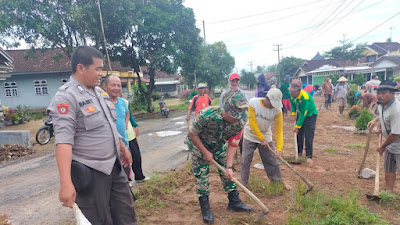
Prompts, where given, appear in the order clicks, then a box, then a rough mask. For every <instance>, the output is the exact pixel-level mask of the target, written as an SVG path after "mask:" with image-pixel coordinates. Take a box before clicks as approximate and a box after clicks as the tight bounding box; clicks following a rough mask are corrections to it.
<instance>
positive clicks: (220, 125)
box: [186, 93, 247, 196]
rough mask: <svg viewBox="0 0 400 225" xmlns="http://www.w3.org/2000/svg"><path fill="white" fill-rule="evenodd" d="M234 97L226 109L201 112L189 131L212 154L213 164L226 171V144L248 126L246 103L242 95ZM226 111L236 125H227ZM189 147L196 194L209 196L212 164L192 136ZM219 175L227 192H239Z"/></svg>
mask: <svg viewBox="0 0 400 225" xmlns="http://www.w3.org/2000/svg"><path fill="white" fill-rule="evenodd" d="M234 94H235V93H232V95H230V96H228V100H227V101H226V103H225V105H224V107H223V108H221V107H207V108H205V109H203V110H201V111H200V112H199V114H198V115H197V117H196V118H195V120H194V121H193V122H192V124H191V126H190V128H189V131H190V132H191V133H192V134H194V135H197V136H199V138H200V140H201V142H202V143H203V145H204V147H206V149H207V150H208V151H210V152H211V153H212V154H213V158H214V160H215V161H217V162H218V163H219V164H220V165H221V166H223V167H226V158H227V152H226V150H227V145H225V143H226V142H227V141H228V139H229V138H231V137H234V136H236V135H237V134H238V133H239V132H240V131H241V130H242V128H243V126H244V124H245V123H246V120H245V119H246V115H247V112H246V110H247V100H246V99H245V97H244V96H243V95H242V94H240V93H239V94H237V95H234ZM243 99H244V100H243ZM224 110H225V112H227V114H229V115H231V116H232V117H234V118H236V119H238V121H237V122H236V123H233V124H231V123H228V122H227V121H225V120H224V119H223V118H222V113H223V112H224ZM186 144H187V145H188V146H189V150H190V151H191V152H192V172H193V174H194V175H195V177H196V193H197V195H198V196H206V195H209V193H210V189H209V184H210V183H209V162H208V161H207V160H205V159H204V158H203V154H202V153H201V152H200V150H199V149H198V148H197V147H196V146H195V145H194V144H193V142H192V140H191V139H190V138H189V136H188V137H187V138H186ZM224 145H225V146H224ZM218 172H219V175H220V178H221V182H222V185H223V187H224V190H225V191H226V192H230V191H233V190H236V189H237V187H236V185H235V183H234V182H233V181H230V180H228V179H227V178H226V177H225V176H224V173H223V172H222V171H220V170H218Z"/></svg>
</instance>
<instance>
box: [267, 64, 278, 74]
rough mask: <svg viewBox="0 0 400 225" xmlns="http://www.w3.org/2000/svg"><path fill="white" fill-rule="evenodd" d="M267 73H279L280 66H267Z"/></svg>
mask: <svg viewBox="0 0 400 225" xmlns="http://www.w3.org/2000/svg"><path fill="white" fill-rule="evenodd" d="M267 72H278V64H272V65H269V66H267Z"/></svg>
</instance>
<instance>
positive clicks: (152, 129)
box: [0, 112, 187, 225]
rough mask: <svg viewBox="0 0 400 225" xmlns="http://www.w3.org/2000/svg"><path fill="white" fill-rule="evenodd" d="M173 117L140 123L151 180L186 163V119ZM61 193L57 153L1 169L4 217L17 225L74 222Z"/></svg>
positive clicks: (0, 196)
mask: <svg viewBox="0 0 400 225" xmlns="http://www.w3.org/2000/svg"><path fill="white" fill-rule="evenodd" d="M174 116H175V118H173V117H174ZM171 117H172V118H160V119H152V120H146V121H141V122H139V125H140V135H139V137H138V141H139V145H140V147H141V150H142V159H143V171H144V173H145V175H147V176H149V177H151V175H152V174H153V173H154V172H155V171H168V170H171V169H176V168H179V167H181V166H183V165H184V163H185V161H186V157H187V151H185V150H184V144H183V140H184V138H185V136H186V133H187V131H186V124H185V122H184V121H185V119H184V118H185V116H184V115H183V113H179V112H174V113H172V114H171ZM160 131H161V133H157V132H160ZM178 133H179V134H178ZM170 134H173V135H171V136H164V135H170ZM58 190H59V177H58V169H57V164H56V160H55V153H54V152H51V153H49V154H47V155H44V156H41V157H37V158H33V159H29V160H26V161H24V162H19V163H15V164H11V165H8V166H4V167H2V168H0V214H6V215H8V216H9V220H10V221H11V222H12V224H15V225H18V224H62V223H64V222H66V221H68V220H71V219H72V218H73V212H72V210H71V209H68V208H65V207H61V205H60V203H59V201H58Z"/></svg>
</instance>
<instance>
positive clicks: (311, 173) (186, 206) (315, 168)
mask: <svg viewBox="0 0 400 225" xmlns="http://www.w3.org/2000/svg"><path fill="white" fill-rule="evenodd" d="M314 99H315V102H316V105H317V108H322V107H320V106H321V105H322V103H323V99H322V97H321V96H315V97H314ZM338 114H339V110H338V107H337V106H336V104H335V103H333V104H332V108H331V109H330V110H322V111H318V117H317V126H316V131H315V138H314V152H313V155H314V157H313V160H314V163H312V164H308V163H302V164H300V165H293V166H294V167H295V168H296V169H297V170H298V171H300V172H301V173H302V174H303V175H304V176H306V177H307V178H308V179H309V180H310V181H311V182H312V183H313V184H314V189H313V191H312V192H323V193H326V194H327V195H328V196H346V195H347V194H348V193H349V191H350V190H352V189H355V190H357V192H358V193H359V201H360V203H361V204H362V205H364V206H367V207H368V208H369V210H370V211H371V212H372V213H376V214H379V215H381V216H382V218H383V219H385V220H387V221H390V222H391V224H399V220H398V218H399V212H398V211H396V210H395V209H394V207H392V208H389V207H385V206H381V205H378V204H376V203H375V202H370V201H368V200H367V199H366V197H365V194H367V193H372V191H373V189H374V179H368V180H367V179H359V178H358V177H357V170H358V167H359V164H360V161H361V159H362V156H363V153H364V148H349V147H346V146H345V145H347V144H353V145H355V144H360V143H364V144H365V142H366V140H367V136H366V135H365V134H355V133H354V132H353V131H352V130H351V129H348V127H351V126H354V120H351V119H349V118H347V117H346V115H345V116H344V117H339V116H338ZM346 114H347V111H346ZM333 125H334V127H333ZM292 129H293V122H291V121H290V118H285V119H284V149H283V156H284V158H290V157H293V155H294V140H293V133H292ZM377 147H378V137H377V136H376V135H373V137H372V138H371V144H370V149H369V153H368V157H367V160H366V163H365V167H368V168H371V169H373V170H375V161H376V160H375V159H376V158H375V157H376V154H377V153H376V151H375V150H376V149H377ZM325 149H334V150H335V151H325ZM238 161H239V162H240V156H239V159H238ZM260 162H261V159H260V157H259V155H258V152H257V151H256V153H255V155H254V158H253V163H252V164H255V163H260ZM382 164H383V163H382V162H381V165H380V166H381V168H383V165H382ZM235 168H236V169H237V171H236V172H235V177H236V178H237V179H238V180H240V163H237V164H236V165H235ZM281 169H282V175H283V179H284V182H285V183H286V184H289V185H290V186H292V187H293V189H292V190H288V191H286V192H285V193H284V194H283V195H281V196H267V195H258V196H257V197H258V198H260V200H261V201H262V202H263V203H264V204H265V205H266V206H267V207H268V208H269V209H270V213H269V214H268V215H267V216H266V217H265V218H264V219H263V220H262V221H260V222H259V223H257V224H285V223H287V222H288V219H289V216H291V215H292V214H291V213H292V212H291V211H290V210H289V208H290V205H291V204H292V201H293V199H294V195H295V190H296V188H297V186H298V183H299V181H300V179H299V177H298V176H297V175H295V174H294V173H293V172H292V171H291V170H289V168H287V167H286V166H285V165H284V164H281ZM251 173H255V174H256V175H257V176H260V177H264V178H265V182H269V180H268V178H267V176H266V174H265V172H264V171H263V170H259V169H255V168H252V169H251ZM193 180H194V178H193V175H192V174H191V173H190V171H189V170H188V171H187V179H185V180H184V181H182V183H183V185H181V186H180V187H179V188H178V189H176V190H175V191H174V192H173V193H171V194H167V195H165V196H163V197H162V199H160V201H162V202H164V203H165V204H166V207H165V208H160V207H153V208H152V209H151V212H150V211H149V212H147V213H144V215H140V216H139V222H140V223H141V224H160V225H161V224H201V223H202V220H201V211H200V206H199V204H198V200H197V197H196V194H195V188H194V182H193ZM380 185H381V190H382V189H383V188H384V173H383V169H381V173H380ZM303 186H305V184H303ZM210 189H211V194H210V205H211V209H212V212H213V213H214V216H215V223H214V224H253V222H252V221H253V220H252V218H253V216H254V215H255V214H256V213H258V212H259V211H261V207H260V206H258V205H257V204H256V203H255V202H254V201H253V200H251V199H250V197H249V196H248V195H247V194H246V193H245V192H244V191H242V190H240V198H241V199H242V200H243V201H244V202H245V203H246V204H248V205H250V206H252V207H253V209H254V210H253V212H252V213H236V212H230V211H228V210H227V209H226V207H227V203H228V200H227V195H226V193H225V192H224V191H223V189H222V187H221V183H220V179H219V176H218V173H217V172H216V169H215V168H214V166H211V172H210ZM398 191H399V190H398V188H396V193H398Z"/></svg>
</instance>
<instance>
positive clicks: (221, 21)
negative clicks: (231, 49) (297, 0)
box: [207, 0, 321, 25]
mask: <svg viewBox="0 0 400 225" xmlns="http://www.w3.org/2000/svg"><path fill="white" fill-rule="evenodd" d="M319 2H321V0H318V1H313V2H308V3H305V4H300V5H295V6H291V7H287V8H282V9H276V10H271V11H267V12H263V13H258V14H253V15H248V16H242V17H236V18H232V19H226V20H219V21H214V22H208V23H207V25H213V24H217V23H223V22H229V21H234V20H240V19H247V18H251V17H255V16H260V15H265V14H270V13H275V12H280V11H284V10H288V9H294V8H298V7H303V6H307V5H311V4H314V3H319Z"/></svg>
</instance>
